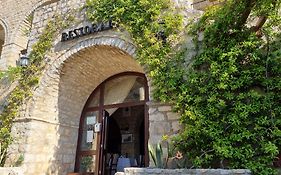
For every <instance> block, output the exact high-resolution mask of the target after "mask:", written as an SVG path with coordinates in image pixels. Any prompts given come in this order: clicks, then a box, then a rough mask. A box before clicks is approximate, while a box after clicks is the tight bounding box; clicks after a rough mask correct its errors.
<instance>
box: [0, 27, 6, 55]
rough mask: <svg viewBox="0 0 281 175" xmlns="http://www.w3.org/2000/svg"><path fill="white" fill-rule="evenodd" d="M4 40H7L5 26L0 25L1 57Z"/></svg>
mask: <svg viewBox="0 0 281 175" xmlns="http://www.w3.org/2000/svg"><path fill="white" fill-rule="evenodd" d="M4 42H5V29H4V27H3V26H1V25H0V57H1V53H2V49H3V45H4Z"/></svg>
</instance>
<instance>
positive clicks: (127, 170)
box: [117, 168, 251, 175]
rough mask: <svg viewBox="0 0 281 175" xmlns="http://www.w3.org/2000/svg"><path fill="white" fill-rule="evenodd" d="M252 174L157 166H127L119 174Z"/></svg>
mask: <svg viewBox="0 0 281 175" xmlns="http://www.w3.org/2000/svg"><path fill="white" fill-rule="evenodd" d="M122 174H123V175H147V174H149V175H165V174H166V175H179V174H181V175H250V174H251V171H250V170H247V169H235V170H225V169H157V168H125V173H119V174H118V173H117V175H122Z"/></svg>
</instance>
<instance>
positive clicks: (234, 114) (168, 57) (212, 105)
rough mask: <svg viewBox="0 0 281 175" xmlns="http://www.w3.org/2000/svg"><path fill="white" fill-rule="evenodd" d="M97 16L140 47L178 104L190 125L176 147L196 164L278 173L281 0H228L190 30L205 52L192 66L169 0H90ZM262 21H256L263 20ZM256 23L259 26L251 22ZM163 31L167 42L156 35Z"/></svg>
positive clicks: (91, 14)
mask: <svg viewBox="0 0 281 175" xmlns="http://www.w3.org/2000/svg"><path fill="white" fill-rule="evenodd" d="M86 9H87V12H86V14H87V16H88V18H89V19H90V20H92V21H95V22H97V21H99V22H100V21H107V20H108V19H112V20H113V21H114V22H115V23H116V24H118V25H119V26H121V27H122V28H125V29H126V30H127V31H128V32H129V33H130V34H131V37H132V38H133V40H134V42H135V43H136V44H137V46H138V51H137V59H138V60H139V62H140V63H141V64H144V65H146V66H148V70H149V76H151V77H152V80H153V86H154V87H155V90H154V96H155V97H156V98H157V99H160V100H162V101H164V102H166V101H168V102H172V103H174V104H175V110H176V111H177V112H180V113H181V122H182V124H183V129H182V131H181V133H180V134H179V136H178V137H177V138H176V139H175V144H176V146H177V147H178V149H180V150H181V151H183V152H184V153H185V155H187V156H188V159H189V160H190V163H191V164H192V167H197V168H209V167H215V168H218V167H221V168H249V169H251V170H252V172H253V173H254V174H275V173H276V171H275V170H274V168H273V166H272V162H273V160H274V159H275V158H276V156H277V154H278V153H279V150H280V148H281V140H280V138H281V130H280V128H281V119H280V115H281V107H280V98H281V96H280V94H281V93H280V90H281V86H280V82H281V79H280V73H281V72H280V70H281V69H280V66H281V65H280V63H281V62H280V61H281V60H280V54H281V53H280V49H278V45H279V46H280V39H281V38H280V32H278V30H279V29H280V25H279V24H280V17H279V14H278V13H279V9H280V1H279V0H278V1H271V0H227V1H224V4H223V5H222V6H216V7H214V8H213V9H212V10H210V11H207V12H206V13H205V14H204V15H203V16H202V17H201V18H200V20H199V22H198V23H195V24H194V25H193V27H192V28H191V32H192V34H193V35H195V37H194V38H195V43H197V44H198V42H197V39H196V38H197V37H198V33H202V32H203V34H204V39H203V41H202V43H201V44H202V46H201V47H202V49H203V50H201V52H199V54H198V55H197V56H195V57H194V58H193V62H192V65H191V66H190V67H188V68H187V67H185V66H184V65H185V58H184V57H185V54H184V51H183V52H182V51H181V50H175V47H174V46H175V45H176V44H177V43H178V42H176V41H177V39H175V38H177V37H178V34H179V33H180V30H182V27H180V26H181V23H182V19H181V17H180V15H178V14H177V13H175V9H173V6H171V3H170V1H168V0H156V1H148V0H138V1H135V0H128V1H124V0H115V1H112V0H88V1H87V3H86ZM256 19H257V20H256ZM251 20H253V21H257V23H256V25H252V26H250V25H249V22H250V21H251ZM159 31H161V32H162V33H163V34H164V36H167V40H166V41H164V42H163V38H161V37H160V39H159V37H157V36H159V35H157V34H159Z"/></svg>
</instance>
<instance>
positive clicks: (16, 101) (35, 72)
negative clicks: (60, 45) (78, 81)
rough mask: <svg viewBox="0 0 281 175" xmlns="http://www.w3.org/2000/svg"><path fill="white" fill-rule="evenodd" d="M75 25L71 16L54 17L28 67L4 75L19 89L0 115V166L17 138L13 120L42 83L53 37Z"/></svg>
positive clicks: (11, 95)
mask: <svg viewBox="0 0 281 175" xmlns="http://www.w3.org/2000/svg"><path fill="white" fill-rule="evenodd" d="M70 21H73V17H72V16H71V15H65V16H63V17H62V16H61V15H54V16H53V18H52V19H51V20H50V21H49V22H48V23H47V25H46V27H45V28H44V30H43V31H42V33H41V35H40V36H39V38H38V41H37V42H36V43H35V44H34V45H33V46H32V50H31V52H30V54H29V56H28V57H29V61H30V63H29V65H28V66H27V67H22V68H19V67H16V68H15V67H10V68H9V69H8V70H7V71H5V72H2V73H1V78H2V79H4V78H9V79H11V80H14V81H16V82H15V83H17V85H16V87H15V88H14V89H13V90H12V91H11V93H10V94H9V96H8V98H7V99H6V105H5V106H4V109H3V111H2V113H1V115H0V121H1V123H0V125H1V128H0V143H1V144H0V149H1V150H0V166H3V165H4V163H5V160H6V158H7V149H8V146H9V145H10V144H11V143H12V141H13V140H14V138H13V137H12V135H11V128H12V124H13V120H14V119H15V118H16V117H17V116H18V115H19V111H20V109H21V107H22V105H23V104H24V102H25V101H26V100H28V99H29V98H30V97H31V96H32V93H33V91H34V89H35V88H36V87H37V85H38V83H39V79H40V76H41V74H42V71H43V69H44V68H45V65H46V62H45V57H46V54H47V53H48V51H50V49H51V48H52V46H53V45H52V44H53V41H54V37H55V36H56V34H58V32H59V31H60V30H62V29H63V28H65V27H67V26H68V25H69V23H70Z"/></svg>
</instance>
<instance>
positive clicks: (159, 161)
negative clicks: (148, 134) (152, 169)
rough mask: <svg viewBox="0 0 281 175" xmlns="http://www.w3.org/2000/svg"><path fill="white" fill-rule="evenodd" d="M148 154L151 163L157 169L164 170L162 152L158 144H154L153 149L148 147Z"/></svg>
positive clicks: (150, 146) (164, 162)
mask: <svg viewBox="0 0 281 175" xmlns="http://www.w3.org/2000/svg"><path fill="white" fill-rule="evenodd" d="M148 150H149V154H150V156H151V158H152V160H153V163H154V164H155V166H156V167H157V168H165V164H166V161H165V158H164V157H163V150H162V146H161V144H160V143H158V144H156V145H155V147H153V146H152V145H150V144H149V145H148Z"/></svg>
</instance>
